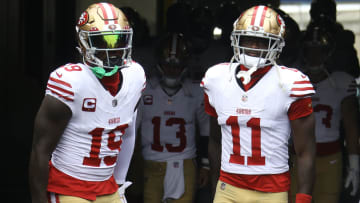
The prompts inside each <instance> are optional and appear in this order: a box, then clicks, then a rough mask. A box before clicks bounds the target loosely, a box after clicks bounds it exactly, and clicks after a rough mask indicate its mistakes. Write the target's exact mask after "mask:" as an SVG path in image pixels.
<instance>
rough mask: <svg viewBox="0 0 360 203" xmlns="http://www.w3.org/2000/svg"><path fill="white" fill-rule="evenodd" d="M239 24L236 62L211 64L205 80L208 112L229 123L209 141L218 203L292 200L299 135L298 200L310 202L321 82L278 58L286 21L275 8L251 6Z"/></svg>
mask: <svg viewBox="0 0 360 203" xmlns="http://www.w3.org/2000/svg"><path fill="white" fill-rule="evenodd" d="M233 25H234V26H233V27H234V29H233V32H232V34H231V46H232V47H233V50H234V56H233V58H232V60H231V61H230V63H222V64H218V65H215V66H212V67H210V68H209V69H208V70H207V72H206V73H205V76H204V78H203V80H202V82H201V85H202V87H203V88H204V90H205V109H206V112H207V113H208V114H209V115H211V116H213V117H214V118H215V119H216V120H215V122H217V124H218V125H219V126H220V127H221V133H220V132H218V133H216V132H213V131H211V133H210V138H209V160H210V167H211V171H213V173H212V179H213V182H215V184H214V190H215V186H216V192H215V197H214V202H241V203H246V202H273V203H279V202H288V191H289V189H290V173H289V165H288V158H289V155H288V139H289V137H290V134H291V133H292V137H293V140H294V144H295V151H296V154H297V157H298V159H297V161H298V164H299V165H301V166H302V167H301V168H299V173H298V176H297V178H298V190H297V195H296V202H297V203H300V202H301V203H305V202H306V203H310V202H311V199H312V187H313V184H314V178H315V176H314V171H315V170H314V169H315V164H314V160H315V137H314V125H315V123H314V121H315V119H314V115H313V113H312V112H313V109H312V105H311V95H313V94H314V93H315V91H314V89H313V86H312V85H311V83H310V81H309V78H308V77H307V76H306V75H304V74H303V73H301V72H300V71H299V70H297V69H293V68H288V67H284V66H278V65H277V64H276V63H275V60H276V59H277V57H278V56H279V54H280V53H281V50H282V48H283V46H284V36H283V35H284V31H285V25H284V21H283V19H282V18H281V17H280V16H279V15H278V14H277V13H276V12H275V11H274V10H273V9H271V8H269V7H267V6H262V5H259V6H254V7H251V8H249V9H248V10H246V11H244V12H243V13H242V14H241V15H240V16H239V17H238V18H237V19H236V21H235V22H234V24H233ZM213 121H214V119H213ZM213 123H214V122H211V124H213ZM212 126H213V127H212V128H215V126H216V124H215V126H214V125H212ZM220 156H221V158H220ZM216 181H217V185H216Z"/></svg>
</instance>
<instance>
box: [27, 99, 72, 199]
mask: <svg viewBox="0 0 360 203" xmlns="http://www.w3.org/2000/svg"><path fill="white" fill-rule="evenodd" d="M71 115H72V113H71V110H70V109H69V108H68V106H66V105H65V104H64V103H62V102H61V101H59V100H58V99H56V98H54V97H52V96H49V95H46V96H45V98H44V100H43V101H42V104H41V106H40V109H39V111H38V113H37V115H36V118H35V124H34V135H33V143H32V150H31V157H30V164H29V181H30V190H31V196H32V202H33V203H45V202H47V198H46V188H47V183H48V175H49V160H50V156H51V153H52V152H53V150H54V149H55V147H56V144H57V143H58V141H59V139H60V137H61V136H62V134H63V132H64V130H65V128H66V125H67V124H68V122H69V120H70V118H71Z"/></svg>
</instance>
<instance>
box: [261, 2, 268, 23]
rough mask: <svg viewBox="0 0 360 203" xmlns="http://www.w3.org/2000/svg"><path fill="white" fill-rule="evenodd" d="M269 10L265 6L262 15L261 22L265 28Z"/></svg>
mask: <svg viewBox="0 0 360 203" xmlns="http://www.w3.org/2000/svg"><path fill="white" fill-rule="evenodd" d="M267 8H268V7H266V6H264V9H263V12H262V14H261V20H260V26H261V27H262V26H264V20H265V17H266V11H267Z"/></svg>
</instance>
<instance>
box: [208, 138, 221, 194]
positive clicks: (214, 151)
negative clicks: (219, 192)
mask: <svg viewBox="0 0 360 203" xmlns="http://www.w3.org/2000/svg"><path fill="white" fill-rule="evenodd" d="M208 150H209V162H210V178H211V179H210V181H211V182H210V183H211V189H212V191H211V192H212V196H214V194H215V189H216V184H217V181H218V179H219V174H220V164H221V145H220V143H217V142H215V141H214V140H213V139H211V138H210V139H209V148H208Z"/></svg>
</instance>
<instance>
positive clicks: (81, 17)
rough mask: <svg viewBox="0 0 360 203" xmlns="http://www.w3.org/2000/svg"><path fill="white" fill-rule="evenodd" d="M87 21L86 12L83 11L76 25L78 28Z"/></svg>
mask: <svg viewBox="0 0 360 203" xmlns="http://www.w3.org/2000/svg"><path fill="white" fill-rule="evenodd" d="M88 21H89V14H88V12H86V11H84V12H83V13H82V14H81V16H80V18H79V21H78V23H77V25H78V26H83V25H85V24H86V23H87V22H88Z"/></svg>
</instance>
